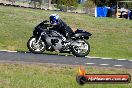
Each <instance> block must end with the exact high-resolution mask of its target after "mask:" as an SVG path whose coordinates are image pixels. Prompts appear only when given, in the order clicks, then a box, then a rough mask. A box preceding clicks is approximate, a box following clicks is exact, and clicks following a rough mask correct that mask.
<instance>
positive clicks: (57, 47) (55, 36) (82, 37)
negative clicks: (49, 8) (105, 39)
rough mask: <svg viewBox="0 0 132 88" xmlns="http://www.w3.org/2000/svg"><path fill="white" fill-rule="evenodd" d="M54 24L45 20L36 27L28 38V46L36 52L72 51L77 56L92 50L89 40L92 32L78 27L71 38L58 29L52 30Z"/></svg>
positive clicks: (31, 50) (84, 54)
mask: <svg viewBox="0 0 132 88" xmlns="http://www.w3.org/2000/svg"><path fill="white" fill-rule="evenodd" d="M51 28H52V25H50V23H48V21H47V20H46V21H43V22H42V23H40V24H39V25H37V26H36V27H35V30H34V31H33V36H32V37H31V38H30V39H29V40H28V42H27V47H28V49H29V51H30V52H32V53H35V54H40V53H43V52H44V51H51V52H53V51H59V52H60V53H72V54H73V55H74V56H77V57H84V56H86V55H88V54H89V52H90V45H89V43H88V42H87V40H88V39H89V37H90V36H91V35H92V34H91V33H89V32H87V31H84V30H81V29H77V30H76V31H75V32H74V34H72V35H71V36H70V39H69V38H68V39H67V38H66V37H64V36H63V35H62V34H61V33H59V32H58V31H56V30H51Z"/></svg>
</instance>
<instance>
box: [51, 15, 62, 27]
mask: <svg viewBox="0 0 132 88" xmlns="http://www.w3.org/2000/svg"><path fill="white" fill-rule="evenodd" d="M49 18H50V23H51V24H52V25H58V24H59V19H60V18H59V15H57V14H51V15H50V17H49Z"/></svg>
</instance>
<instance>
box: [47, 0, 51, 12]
mask: <svg viewBox="0 0 132 88" xmlns="http://www.w3.org/2000/svg"><path fill="white" fill-rule="evenodd" d="M48 9H49V10H50V9H51V0H48Z"/></svg>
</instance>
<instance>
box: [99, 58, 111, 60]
mask: <svg viewBox="0 0 132 88" xmlns="http://www.w3.org/2000/svg"><path fill="white" fill-rule="evenodd" d="M100 59H104V60H111V59H112V58H100Z"/></svg>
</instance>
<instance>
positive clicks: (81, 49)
mask: <svg viewBox="0 0 132 88" xmlns="http://www.w3.org/2000/svg"><path fill="white" fill-rule="evenodd" d="M71 52H72V54H73V55H74V56H77V57H85V56H87V55H88V54H89V52H90V45H89V43H88V42H87V41H85V40H76V41H75V42H74V45H72V47H71Z"/></svg>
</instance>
